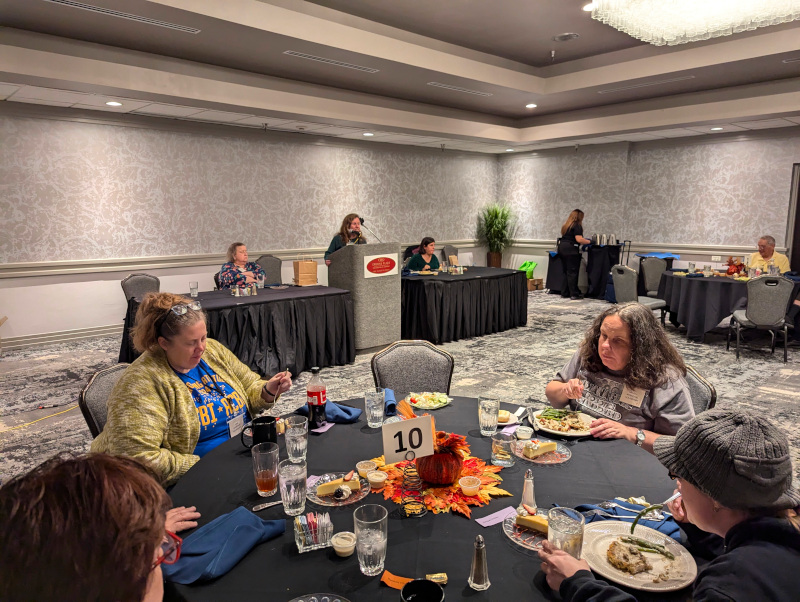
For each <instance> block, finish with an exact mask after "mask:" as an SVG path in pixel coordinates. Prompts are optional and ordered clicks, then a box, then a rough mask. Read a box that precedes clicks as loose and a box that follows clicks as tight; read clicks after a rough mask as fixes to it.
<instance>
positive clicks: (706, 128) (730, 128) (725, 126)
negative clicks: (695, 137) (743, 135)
mask: <svg viewBox="0 0 800 602" xmlns="http://www.w3.org/2000/svg"><path fill="white" fill-rule="evenodd" d="M711 128H722V129H721V130H717V131H715V132H712V131H711ZM688 129H690V130H694V131H695V132H700V133H701V134H725V133H727V132H746V131H747V130H746V129H744V128H740V127H738V126H735V125H732V124H730V123H720V124H717V125H701V126H692V127H690V128H688Z"/></svg>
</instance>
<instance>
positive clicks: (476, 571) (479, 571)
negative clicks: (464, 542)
mask: <svg viewBox="0 0 800 602" xmlns="http://www.w3.org/2000/svg"><path fill="white" fill-rule="evenodd" d="M467 583H469V586H470V587H471V588H472V589H474V590H478V591H479V592H481V591H483V590H485V589H489V586H490V585H491V583H489V568H488V566H487V565H486V544H485V543H484V541H483V535H477V536H476V537H475V551H474V552H473V554H472V568H470V571H469V579H468V580H467Z"/></svg>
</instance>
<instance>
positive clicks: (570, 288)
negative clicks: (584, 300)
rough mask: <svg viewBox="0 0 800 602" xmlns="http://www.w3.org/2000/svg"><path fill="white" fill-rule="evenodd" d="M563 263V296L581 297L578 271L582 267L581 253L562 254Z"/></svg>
mask: <svg viewBox="0 0 800 602" xmlns="http://www.w3.org/2000/svg"><path fill="white" fill-rule="evenodd" d="M561 265H562V266H563V268H564V284H563V286H562V288H561V296H562V297H580V295H581V291H580V290H579V289H578V271H579V270H580V267H581V256H580V253H574V254H572V253H571V254H569V255H564V254H562V255H561Z"/></svg>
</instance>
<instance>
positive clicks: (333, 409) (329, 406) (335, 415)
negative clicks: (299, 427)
mask: <svg viewBox="0 0 800 602" xmlns="http://www.w3.org/2000/svg"><path fill="white" fill-rule="evenodd" d="M361 412H362V410H359V409H358V408H351V407H350V406H344V405H339V404H338V403H334V402H332V401H329V402H327V403H326V404H325V419H326V420H327V421H328V422H338V423H340V424H350V423H351V422H358V417H359V416H361ZM296 413H297V414H300V415H301V416H308V406H307V405H305V406H300V407H299V408H298V409H297V410H296Z"/></svg>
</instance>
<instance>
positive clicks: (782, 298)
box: [725, 276, 794, 364]
mask: <svg viewBox="0 0 800 602" xmlns="http://www.w3.org/2000/svg"><path fill="white" fill-rule="evenodd" d="M793 288H794V283H793V282H792V281H791V280H789V279H788V278H784V277H783V276H759V277H758V278H752V279H751V280H749V281H748V282H747V309H737V310H735V311H734V312H733V316H732V317H731V325H730V327H729V328H728V342H727V344H726V345H725V349H730V348H731V333H732V331H736V359H737V360H738V359H739V344H740V342H741V332H742V328H754V329H757V330H768V331H769V333H770V335H771V336H772V346H771V352H772V353H775V334H776V332H778V331H782V332H783V363H784V364H785V363H786V362H787V360H788V357H787V350H786V347H787V343H788V342H789V324H788V323H787V322H786V308H787V307H788V306H789V300H790V299H791V297H792V290H793Z"/></svg>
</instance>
